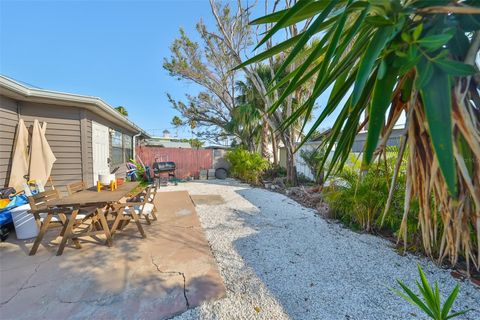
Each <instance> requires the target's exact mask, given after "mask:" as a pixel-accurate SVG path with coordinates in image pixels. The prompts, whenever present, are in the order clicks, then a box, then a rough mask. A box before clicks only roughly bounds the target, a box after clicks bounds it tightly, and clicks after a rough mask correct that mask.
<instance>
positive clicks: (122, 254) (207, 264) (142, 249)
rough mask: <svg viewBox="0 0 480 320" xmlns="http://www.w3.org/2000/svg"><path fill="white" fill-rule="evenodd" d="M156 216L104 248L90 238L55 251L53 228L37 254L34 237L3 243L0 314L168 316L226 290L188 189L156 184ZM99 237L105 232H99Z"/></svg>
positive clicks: (0, 249) (13, 316) (26, 316)
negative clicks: (165, 188)
mask: <svg viewBox="0 0 480 320" xmlns="http://www.w3.org/2000/svg"><path fill="white" fill-rule="evenodd" d="M155 202H156V205H157V208H158V209H159V212H158V219H159V220H158V221H156V222H153V223H152V225H150V226H148V225H145V224H144V229H145V232H146V234H147V238H146V239H142V238H141V237H140V234H139V233H138V230H137V229H136V226H135V224H133V223H131V224H129V225H128V226H127V227H126V228H125V230H124V231H122V232H119V233H117V234H116V235H115V238H114V245H113V247H111V248H109V247H107V246H105V245H101V244H99V243H98V242H96V241H95V240H94V239H92V238H83V239H81V240H82V241H81V244H82V249H80V250H77V249H75V248H74V247H73V246H71V245H69V246H68V247H67V248H66V249H65V252H64V254H63V255H62V256H59V257H57V256H55V253H56V249H57V246H56V243H58V241H59V239H56V238H55V235H56V234H58V232H59V230H58V232H57V231H56V230H52V231H50V232H49V233H48V236H49V237H46V239H45V240H44V243H43V244H42V245H41V246H40V248H39V250H38V252H37V254H36V255H35V256H28V251H29V249H30V247H31V246H32V243H33V240H29V241H22V240H16V239H15V235H11V236H10V238H9V239H8V240H7V241H6V242H4V243H1V244H0V318H1V319H31V318H36V319H47V318H48V319H66V318H68V319H85V318H95V319H112V318H115V319H165V318H169V317H171V316H173V315H175V314H179V313H182V312H184V311H186V310H187V309H189V308H192V307H195V306H197V305H199V304H200V303H201V302H203V301H206V300H211V299H219V298H222V297H224V296H225V287H224V284H223V281H222V278H221V276H220V274H219V272H218V268H217V265H216V262H215V259H214V258H213V256H212V253H211V250H210V246H209V244H208V242H207V240H206V239H205V236H204V232H203V230H202V228H201V226H200V222H199V220H198V217H197V214H196V211H195V207H194V205H193V202H192V200H191V199H190V196H189V194H188V193H187V192H186V191H179V192H160V193H158V194H157V195H156V198H155ZM98 240H100V241H102V240H103V239H101V238H99V239H98Z"/></svg>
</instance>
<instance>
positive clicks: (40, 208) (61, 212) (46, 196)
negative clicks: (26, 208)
mask: <svg viewBox="0 0 480 320" xmlns="http://www.w3.org/2000/svg"><path fill="white" fill-rule="evenodd" d="M57 199H60V193H59V191H58V189H53V190H48V191H44V192H40V193H38V194H35V195H33V196H31V197H28V203H29V204H30V208H31V210H32V214H33V216H34V218H35V222H36V223H37V226H38V228H39V230H40V231H39V236H37V239H35V242H34V244H33V246H32V249H31V250H30V255H34V254H35V253H36V252H37V249H38V247H39V245H40V240H41V239H42V238H43V235H44V234H45V233H46V232H47V231H48V230H50V229H54V228H58V227H62V231H61V232H60V236H63V234H64V232H65V228H66V225H67V223H66V222H67V216H66V214H67V213H68V212H69V211H72V210H73V209H70V208H55V209H47V208H46V206H47V205H48V203H49V202H51V201H53V200H57ZM95 209H96V208H94V207H92V208H90V207H89V208H82V209H81V210H80V212H79V213H78V214H77V216H76V218H75V226H78V225H80V224H81V223H83V222H84V221H85V220H87V219H89V218H90V217H91V216H92V215H93V214H94V212H95ZM49 212H53V213H54V214H53V215H51V216H50V217H49V218H48V219H49V221H48V227H47V228H44V223H45V222H46V219H47V217H48V213H49ZM72 241H73V243H74V245H75V247H77V248H78V249H80V248H81V246H80V243H79V241H78V239H76V238H73V239H72Z"/></svg>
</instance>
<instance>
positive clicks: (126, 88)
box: [0, 0, 213, 135]
mask: <svg viewBox="0 0 480 320" xmlns="http://www.w3.org/2000/svg"><path fill="white" fill-rule="evenodd" d="M200 18H202V19H203V20H204V22H205V23H206V24H207V26H213V18H212V16H211V11H210V6H209V3H208V0H172V1H169V0H157V1H67V0H64V1H11V0H9V1H6V0H0V73H1V74H3V75H6V76H10V77H12V78H14V79H17V80H21V81H23V82H26V83H29V84H32V85H34V86H37V87H40V88H44V89H49V90H56V91H64V92H69V93H78V94H85V95H92V96H98V97H101V98H102V99H104V100H105V101H106V102H107V103H109V104H110V105H112V106H118V105H123V106H125V107H126V108H127V110H128V111H129V118H130V119H131V120H133V121H134V122H136V123H137V124H138V125H140V126H141V127H142V128H144V129H161V130H163V129H171V125H170V121H171V119H172V117H173V116H174V115H176V114H177V113H176V111H175V110H173V109H172V108H171V106H170V104H169V103H168V101H167V98H166V94H165V93H166V92H169V93H171V94H172V95H173V96H174V97H175V98H182V97H183V96H184V93H187V92H188V93H195V92H197V91H198V87H196V85H194V84H189V83H186V82H185V81H177V80H175V79H174V78H172V77H170V76H169V75H168V73H167V71H165V70H164V69H163V68H162V63H163V59H164V58H165V57H169V56H170V52H169V46H170V44H171V43H172V41H173V40H174V39H175V38H176V37H177V36H178V34H179V33H178V29H179V28H180V27H183V28H184V29H185V30H186V32H187V34H188V35H189V36H191V37H192V38H193V39H195V34H196V31H195V24H196V22H197V21H198V20H199V19H200ZM171 131H173V132H172V133H175V130H173V129H171ZM180 134H182V132H180ZM183 135H188V130H184V132H183Z"/></svg>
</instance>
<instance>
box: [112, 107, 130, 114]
mask: <svg viewBox="0 0 480 320" xmlns="http://www.w3.org/2000/svg"><path fill="white" fill-rule="evenodd" d="M115 110H117V111H118V112H119V113H120V114H121V115H122V116H125V117H128V111H127V109H125V107H122V106H118V107H116V108H115Z"/></svg>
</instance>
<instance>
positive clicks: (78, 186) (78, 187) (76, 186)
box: [67, 181, 87, 195]
mask: <svg viewBox="0 0 480 320" xmlns="http://www.w3.org/2000/svg"><path fill="white" fill-rule="evenodd" d="M86 188H87V187H86V185H85V182H83V181H78V182H74V183H70V184H69V185H67V191H68V194H69V195H72V194H74V193H76V192H79V191H82V190H85V189H86Z"/></svg>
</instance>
